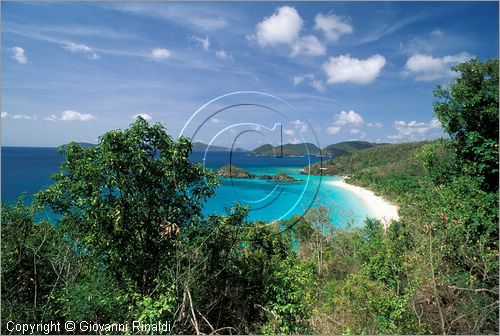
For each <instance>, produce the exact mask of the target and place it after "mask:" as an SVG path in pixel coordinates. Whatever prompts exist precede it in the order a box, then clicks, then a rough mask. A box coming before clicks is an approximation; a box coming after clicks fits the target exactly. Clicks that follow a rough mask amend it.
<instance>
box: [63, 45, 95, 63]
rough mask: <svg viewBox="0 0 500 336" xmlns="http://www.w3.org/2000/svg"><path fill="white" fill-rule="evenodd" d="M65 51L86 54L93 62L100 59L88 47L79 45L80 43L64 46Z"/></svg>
mask: <svg viewBox="0 0 500 336" xmlns="http://www.w3.org/2000/svg"><path fill="white" fill-rule="evenodd" d="M63 48H64V49H66V50H68V51H69V52H72V53H80V54H85V55H87V57H88V59H91V60H96V59H98V58H99V55H97V53H96V52H95V51H94V50H93V49H92V48H91V47H89V46H88V45H85V44H78V43H73V42H70V43H66V44H65V45H64V46H63Z"/></svg>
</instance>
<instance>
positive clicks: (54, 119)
mask: <svg viewBox="0 0 500 336" xmlns="http://www.w3.org/2000/svg"><path fill="white" fill-rule="evenodd" d="M43 119H44V120H48V121H56V120H57V119H58V118H57V116H56V115H55V114H51V115H49V116H48V117H45V118H43Z"/></svg>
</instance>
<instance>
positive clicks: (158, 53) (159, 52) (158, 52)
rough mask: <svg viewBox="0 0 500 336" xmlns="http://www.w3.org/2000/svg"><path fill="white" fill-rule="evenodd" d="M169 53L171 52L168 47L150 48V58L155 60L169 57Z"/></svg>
mask: <svg viewBox="0 0 500 336" xmlns="http://www.w3.org/2000/svg"><path fill="white" fill-rule="evenodd" d="M170 55H171V52H170V51H169V50H168V49H165V48H154V49H152V50H151V58H153V59H155V60H162V59H166V58H169V57H170Z"/></svg>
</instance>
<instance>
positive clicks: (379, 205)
mask: <svg viewBox="0 0 500 336" xmlns="http://www.w3.org/2000/svg"><path fill="white" fill-rule="evenodd" d="M326 183H327V184H330V185H333V186H336V187H339V188H344V189H347V190H349V191H350V192H352V193H353V194H354V195H356V196H357V197H358V198H359V199H360V200H361V201H362V202H364V203H365V204H366V205H367V206H368V207H369V208H370V212H371V213H372V214H374V217H375V218H377V219H379V220H380V221H381V222H382V223H383V224H384V228H387V227H388V226H389V224H390V223H391V221H396V220H399V214H398V210H399V207H398V206H396V205H394V204H392V203H390V202H388V201H387V200H385V199H383V198H382V197H380V196H377V195H375V194H374V193H373V191H370V190H368V189H365V188H361V187H358V186H355V185H352V184H348V183H346V182H345V177H344V178H342V180H339V181H328V182H326Z"/></svg>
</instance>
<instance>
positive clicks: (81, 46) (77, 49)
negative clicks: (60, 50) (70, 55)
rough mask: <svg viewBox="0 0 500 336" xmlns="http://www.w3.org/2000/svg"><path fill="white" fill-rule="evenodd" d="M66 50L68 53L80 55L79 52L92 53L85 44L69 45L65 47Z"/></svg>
mask: <svg viewBox="0 0 500 336" xmlns="http://www.w3.org/2000/svg"><path fill="white" fill-rule="evenodd" d="M64 49H66V50H68V51H71V52H74V53H78V52H83V53H85V52H91V51H92V48H90V47H89V46H87V45H85V44H78V43H73V42H71V43H68V44H66V45H65V46H64Z"/></svg>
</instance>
